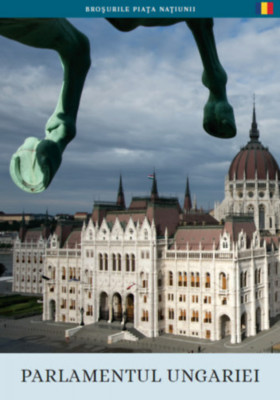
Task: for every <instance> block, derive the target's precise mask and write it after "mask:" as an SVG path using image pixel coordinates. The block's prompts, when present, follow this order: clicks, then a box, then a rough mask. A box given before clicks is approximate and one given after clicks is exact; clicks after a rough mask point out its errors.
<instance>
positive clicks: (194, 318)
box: [191, 310, 199, 322]
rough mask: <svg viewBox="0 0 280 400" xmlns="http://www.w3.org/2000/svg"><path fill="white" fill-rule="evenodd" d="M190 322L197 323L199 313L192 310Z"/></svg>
mask: <svg viewBox="0 0 280 400" xmlns="http://www.w3.org/2000/svg"><path fill="white" fill-rule="evenodd" d="M191 321H192V322H198V321H199V312H198V311H195V310H193V311H192V318H191Z"/></svg>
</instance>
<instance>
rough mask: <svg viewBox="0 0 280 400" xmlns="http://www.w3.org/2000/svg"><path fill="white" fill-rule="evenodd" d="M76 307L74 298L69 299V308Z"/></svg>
mask: <svg viewBox="0 0 280 400" xmlns="http://www.w3.org/2000/svg"><path fill="white" fill-rule="evenodd" d="M75 308H76V302H75V300H73V299H71V300H70V310H75Z"/></svg>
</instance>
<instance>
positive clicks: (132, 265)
mask: <svg viewBox="0 0 280 400" xmlns="http://www.w3.org/2000/svg"><path fill="white" fill-rule="evenodd" d="M131 271H132V272H135V255H134V254H131Z"/></svg>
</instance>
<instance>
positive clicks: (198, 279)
mask: <svg viewBox="0 0 280 400" xmlns="http://www.w3.org/2000/svg"><path fill="white" fill-rule="evenodd" d="M195 287H200V277H199V273H198V272H197V273H196V274H195Z"/></svg>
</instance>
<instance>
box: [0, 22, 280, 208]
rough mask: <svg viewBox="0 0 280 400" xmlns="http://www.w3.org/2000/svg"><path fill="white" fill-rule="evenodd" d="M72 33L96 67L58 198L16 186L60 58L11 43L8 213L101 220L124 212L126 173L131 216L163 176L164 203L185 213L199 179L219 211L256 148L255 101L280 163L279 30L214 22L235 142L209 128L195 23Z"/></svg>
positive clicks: (4, 162) (6, 104) (55, 190)
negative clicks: (108, 210)
mask: <svg viewBox="0 0 280 400" xmlns="http://www.w3.org/2000/svg"><path fill="white" fill-rule="evenodd" d="M71 22H72V23H73V24H74V25H75V26H76V27H77V28H78V29H80V30H81V31H83V32H84V33H85V34H86V35H87V36H88V37H89V39H90V43H91V57H92V66H91V69H90V71H89V74H88V77H87V80H86V84H85V89H84V92H83V95H82V100H81V105H80V110H79V115H78V133H77V136H76V138H75V140H74V141H73V142H71V143H70V144H69V145H68V147H67V149H66V151H65V152H64V156H63V163H62V166H61V167H60V170H59V172H58V173H57V175H56V177H55V178H54V180H53V182H52V184H51V186H50V187H49V188H48V189H47V190H46V191H45V192H44V193H41V194H37V195H34V194H27V193H24V192H23V191H21V190H20V189H18V188H17V187H16V186H15V185H14V183H13V182H12V180H11V178H10V175H9V163H10V157H11V156H12V154H13V153H14V152H15V151H16V149H17V148H18V147H19V146H20V145H21V144H22V143H23V141H24V139H25V138H26V137H28V136H37V137H39V138H40V137H41V138H43V137H44V127H45V123H46V121H47V119H48V117H49V116H50V115H51V113H52V112H53V109H54V108H55V104H56V100H57V97H58V93H59V90H60V85H61V79H62V69H61V65H60V61H59V58H58V56H57V54H56V53H55V52H53V51H46V50H38V49H33V48H31V47H27V46H23V45H20V44H18V43H16V42H13V41H9V40H7V39H5V38H3V37H1V36H0V49H1V64H0V88H1V90H0V132H1V147H0V179H1V202H0V211H1V210H2V211H4V212H6V213H12V212H22V210H24V211H25V212H26V213H28V212H45V210H46V209H48V211H49V213H50V214H56V213H59V212H69V213H74V212H76V211H88V212H90V211H91V210H92V205H93V201H94V200H109V201H115V199H116V194H117V188H118V181H119V175H120V173H121V174H122V177H123V185H124V190H125V196H126V203H127V205H128V204H129V202H130V199H131V196H141V195H148V194H149V193H150V188H151V181H149V180H148V179H147V175H148V174H150V173H152V172H153V170H154V169H155V171H156V174H157V179H158V189H159V193H160V195H162V196H170V195H171V196H176V197H179V199H180V201H182V200H183V195H184V190H185V183H186V177H187V176H189V180H190V187H191V193H192V195H193V196H194V195H195V196H196V198H197V204H198V206H203V207H204V208H212V207H213V205H214V202H215V201H217V200H218V201H221V200H222V199H223V195H224V178H225V175H226V174H227V171H228V168H229V166H230V162H231V160H232V159H233V157H234V156H235V154H236V153H237V152H238V151H239V149H240V147H241V146H243V145H245V144H246V143H247V141H248V139H249V136H248V135H249V129H250V125H251V120H252V98H253V93H255V94H256V111H257V121H258V126H259V130H260V135H261V137H260V139H261V141H262V143H263V144H264V145H265V146H268V147H269V149H270V150H271V152H272V154H273V155H274V157H275V158H276V160H277V161H278V163H280V152H279V149H280V48H279V47H280V46H279V41H280V21H279V20H277V19H275V20H274V19H267V20H266V19H252V20H239V19H216V20H215V27H214V30H215V36H216V43H217V48H218V53H219V57H220V60H221V63H222V64H223V66H224V68H225V69H226V71H227V74H228V84H227V90H228V98H229V101H230V102H231V104H232V105H233V107H234V110H235V118H236V123H237V127H238V133H237V136H236V137H235V138H234V139H230V140H222V139H217V138H214V137H211V136H209V135H208V134H207V133H206V132H204V130H203V128H202V115H203V107H204V104H205V102H206V100H207V97H208V91H207V89H206V88H205V87H204V86H203V85H202V83H201V74H202V65H201V61H200V58H199V55H198V51H197V48H196V46H195V43H194V39H193V37H192V35H191V32H190V31H189V30H188V28H187V27H186V25H185V24H184V23H180V24H177V25H174V26H171V27H166V28H138V29H137V30H135V31H133V32H129V33H121V32H118V31H117V30H115V28H113V27H112V26H111V25H110V24H109V23H108V22H107V21H106V20H103V19H74V20H71Z"/></svg>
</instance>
